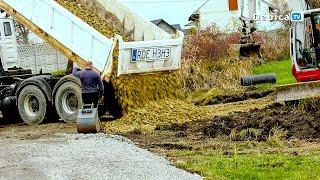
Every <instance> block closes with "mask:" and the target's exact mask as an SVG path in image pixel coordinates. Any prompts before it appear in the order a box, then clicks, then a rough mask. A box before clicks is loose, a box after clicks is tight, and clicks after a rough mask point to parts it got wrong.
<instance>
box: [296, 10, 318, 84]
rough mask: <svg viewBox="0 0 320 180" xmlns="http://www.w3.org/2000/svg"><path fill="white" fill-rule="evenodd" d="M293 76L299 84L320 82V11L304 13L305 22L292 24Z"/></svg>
mask: <svg viewBox="0 0 320 180" xmlns="http://www.w3.org/2000/svg"><path fill="white" fill-rule="evenodd" d="M291 59H292V62H293V67H292V74H293V76H294V77H295V78H296V80H297V81H298V82H308V81H317V80H320V10H319V9H318V10H311V11H306V12H304V18H303V21H300V22H292V28H291Z"/></svg>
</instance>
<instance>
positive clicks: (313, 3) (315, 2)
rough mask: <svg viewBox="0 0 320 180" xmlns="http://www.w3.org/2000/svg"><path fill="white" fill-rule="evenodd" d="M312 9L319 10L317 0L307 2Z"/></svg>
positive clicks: (319, 5)
mask: <svg viewBox="0 0 320 180" xmlns="http://www.w3.org/2000/svg"><path fill="white" fill-rule="evenodd" d="M308 1H309V3H310V5H311V7H312V8H320V1H319V0H308Z"/></svg>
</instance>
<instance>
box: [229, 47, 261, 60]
mask: <svg viewBox="0 0 320 180" xmlns="http://www.w3.org/2000/svg"><path fill="white" fill-rule="evenodd" d="M260 48H261V43H247V44H229V49H228V54H229V56H230V57H231V58H232V59H236V60H240V59H241V58H242V57H244V58H261V57H262V56H261V53H260Z"/></svg>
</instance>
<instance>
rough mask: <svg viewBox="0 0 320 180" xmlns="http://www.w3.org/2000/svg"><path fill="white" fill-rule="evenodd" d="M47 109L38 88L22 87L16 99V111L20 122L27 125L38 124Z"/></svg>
mask: <svg viewBox="0 0 320 180" xmlns="http://www.w3.org/2000/svg"><path fill="white" fill-rule="evenodd" d="M46 109H47V99H46V96H45V94H44V93H43V92H42V90H41V89H40V88H38V87H37V86H34V85H28V86H26V87H24V88H23V89H22V90H21V92H20V94H19V97H18V110H19V114H20V116H21V118H22V120H23V121H24V122H25V123H27V124H29V125H35V124H40V123H41V122H42V121H43V120H44V118H45V116H46Z"/></svg>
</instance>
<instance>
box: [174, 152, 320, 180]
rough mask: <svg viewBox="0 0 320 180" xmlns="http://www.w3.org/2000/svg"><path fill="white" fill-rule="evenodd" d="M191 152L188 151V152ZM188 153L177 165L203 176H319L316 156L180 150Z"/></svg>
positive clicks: (215, 177) (319, 166)
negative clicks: (210, 152) (231, 153)
mask: <svg viewBox="0 0 320 180" xmlns="http://www.w3.org/2000/svg"><path fill="white" fill-rule="evenodd" d="M190 153H191V154H190ZM180 155H181V156H183V155H185V156H187V157H188V156H189V157H190V156H192V159H189V160H188V159H187V160H184V161H182V162H180V163H179V164H178V167H180V168H183V169H187V170H190V171H193V172H197V173H199V174H201V175H202V176H204V177H205V178H206V179H297V180H298V179H299V180H300V179H306V180H307V179H320V155H319V154H309V155H301V156H300V155H294V154H289V153H274V154H265V153H262V154H258V153H257V154H242V155H231V156H230V155H222V154H214V153H212V154H211V155H209V154H202V153H201V152H198V153H197V152H190V151H189V152H188V151H181V152H180Z"/></svg>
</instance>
